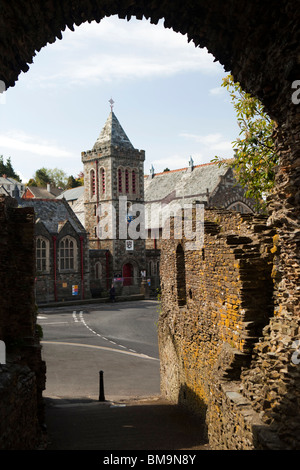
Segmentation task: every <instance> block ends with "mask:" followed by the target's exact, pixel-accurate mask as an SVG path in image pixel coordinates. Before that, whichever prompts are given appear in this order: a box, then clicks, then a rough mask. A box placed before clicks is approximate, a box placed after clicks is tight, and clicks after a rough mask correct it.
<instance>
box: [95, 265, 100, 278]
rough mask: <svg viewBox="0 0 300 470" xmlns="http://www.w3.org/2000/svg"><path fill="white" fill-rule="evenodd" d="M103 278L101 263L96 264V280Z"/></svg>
mask: <svg viewBox="0 0 300 470" xmlns="http://www.w3.org/2000/svg"><path fill="white" fill-rule="evenodd" d="M101 277H102V265H101V263H100V262H97V263H96V264H95V279H101Z"/></svg>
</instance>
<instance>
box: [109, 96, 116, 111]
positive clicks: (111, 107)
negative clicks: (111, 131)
mask: <svg viewBox="0 0 300 470" xmlns="http://www.w3.org/2000/svg"><path fill="white" fill-rule="evenodd" d="M108 102H109V103H110V109H111V112H112V110H113V108H114V104H115V102H114V100H113V99H112V98H111V99H110V100H109V101H108Z"/></svg>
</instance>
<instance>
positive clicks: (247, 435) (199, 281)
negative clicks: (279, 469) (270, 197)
mask: <svg viewBox="0 0 300 470" xmlns="http://www.w3.org/2000/svg"><path fill="white" fill-rule="evenodd" d="M204 229H205V236H204V244H203V247H202V248H201V249H199V250H188V249H186V240H185V239H184V238H183V239H181V240H174V239H173V240H172V239H170V240H164V241H163V242H162V253H161V282H162V300H161V315H160V320H159V345H160V357H161V390H162V393H163V394H164V395H165V396H166V397H167V398H168V399H170V400H172V401H173V402H177V403H181V404H183V405H185V406H188V407H189V408H192V409H193V410H194V411H196V412H198V413H206V419H207V427H208V435H209V440H210V444H211V446H212V447H213V448H215V449H254V448H259V449H271V448H278V449H279V448H297V445H298V446H299V442H297V439H298V438H297V437H296V436H295V433H294V432H293V430H294V429H298V424H299V401H298V400H299V392H298V390H299V378H298V374H299V368H298V367H297V365H294V364H292V363H291V355H292V353H293V352H295V350H293V349H292V348H291V344H292V341H293V340H294V339H295V338H296V337H297V334H298V333H299V331H298V327H299V325H298V321H297V319H294V321H293V322H291V321H285V322H284V321H282V319H281V318H279V317H278V316H274V289H276V281H275V282H274V256H275V253H276V250H277V241H278V236H277V233H276V231H275V229H274V228H273V227H271V226H270V225H268V224H267V218H266V217H263V216H253V215H250V214H247V215H246V214H244V215H242V214H238V213H231V212H227V211H221V210H207V211H205V224H204ZM179 246H180V247H181V248H182V249H183V251H184V262H185V274H184V272H183V271H182V268H181V267H180V264H179V263H178V251H179V250H178V247H179ZM180 276H181V280H180V281H179V279H180ZM182 277H184V278H182ZM178 283H179V284H180V290H178ZM183 283H184V284H185V292H186V297H185V302H183V301H182V296H181V295H180V298H179V296H178V293H179V292H181V289H182V284H183ZM298 435H299V433H298Z"/></svg>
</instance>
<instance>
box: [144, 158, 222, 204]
mask: <svg viewBox="0 0 300 470" xmlns="http://www.w3.org/2000/svg"><path fill="white" fill-rule="evenodd" d="M227 171H228V168H227V167H225V166H224V165H221V166H220V167H219V166H218V164H217V163H205V164H203V165H196V166H194V167H193V169H192V170H191V169H190V168H189V167H187V168H181V169H179V170H171V171H165V172H163V173H157V174H154V176H153V177H152V175H149V176H145V179H144V190H145V197H144V199H145V202H154V201H161V202H164V201H165V202H170V201H171V200H174V199H175V198H176V199H183V198H184V199H185V200H186V199H189V198H190V199H195V198H196V199H198V200H202V201H203V200H206V199H207V198H206V194H207V191H208V192H209V194H211V193H212V192H213V191H214V190H215V188H216V187H217V186H218V184H219V182H220V179H221V176H224V175H225V174H226V173H227Z"/></svg>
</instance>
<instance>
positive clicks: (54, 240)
mask: <svg viewBox="0 0 300 470" xmlns="http://www.w3.org/2000/svg"><path fill="white" fill-rule="evenodd" d="M52 240H53V271H54V299H55V302H57V288H56V240H57V238H56V237H55V236H54V235H53V237H52Z"/></svg>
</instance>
